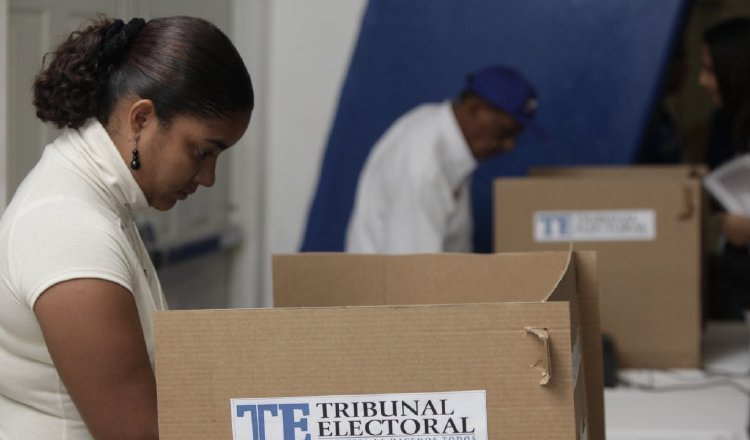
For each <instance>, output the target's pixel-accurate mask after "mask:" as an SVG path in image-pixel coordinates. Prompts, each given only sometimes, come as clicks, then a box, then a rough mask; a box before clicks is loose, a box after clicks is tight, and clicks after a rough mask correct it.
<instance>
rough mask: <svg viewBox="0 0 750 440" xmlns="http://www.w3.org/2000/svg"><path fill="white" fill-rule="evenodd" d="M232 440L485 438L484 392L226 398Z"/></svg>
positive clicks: (476, 439) (467, 439)
mask: <svg viewBox="0 0 750 440" xmlns="http://www.w3.org/2000/svg"><path fill="white" fill-rule="evenodd" d="M231 408H232V434H233V438H234V440H407V439H408V440H487V404H486V396H485V391H461V392H446V393H408V394H367V395H351V396H347V395H344V396H313V397H279V398H262V399H252V398H249V399H231Z"/></svg>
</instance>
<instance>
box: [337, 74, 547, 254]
mask: <svg viewBox="0 0 750 440" xmlns="http://www.w3.org/2000/svg"><path fill="white" fill-rule="evenodd" d="M536 108H537V95H536V91H535V90H534V87H533V86H532V85H531V84H530V83H529V81H527V80H526V78H524V76H523V75H521V74H520V73H519V72H518V71H516V70H515V69H513V68H510V67H507V66H488V67H485V68H483V69H481V70H479V71H477V72H476V73H474V74H471V75H469V76H468V78H467V82H466V86H465V88H464V90H463V92H462V93H461V95H460V97H459V98H458V99H457V100H455V101H445V102H442V103H430V104H422V105H420V106H418V107H416V108H414V109H413V110H411V111H409V112H408V113H406V114H405V115H403V116H401V117H400V118H399V119H398V120H396V122H394V123H393V125H392V126H391V127H390V128H389V129H388V130H387V131H386V132H385V133H384V134H383V136H382V137H381V138H380V139H379V140H378V141H377V143H376V144H375V146H374V147H373V149H372V151H371V152H370V155H369V157H368V159H367V161H366V163H365V166H364V168H363V170H362V173H361V174H360V178H359V184H358V186H357V195H356V199H355V202H354V210H353V212H352V216H351V218H350V221H349V227H348V229H347V234H346V251H347V252H360V253H421V252H470V251H471V250H472V244H471V243H472V218H471V205H470V191H469V183H470V177H471V174H472V173H473V171H474V169H475V168H476V167H477V164H478V161H481V160H484V159H488V158H490V157H494V156H496V155H497V154H500V153H502V152H505V151H510V150H512V149H513V148H514V147H515V144H516V137H517V136H518V135H520V134H521V132H522V131H524V130H529V131H534V132H537V133H541V130H540V129H539V128H538V127H537V126H536V124H535V123H534V116H535V113H536Z"/></svg>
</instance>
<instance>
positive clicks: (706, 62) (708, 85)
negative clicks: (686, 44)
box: [698, 44, 721, 108]
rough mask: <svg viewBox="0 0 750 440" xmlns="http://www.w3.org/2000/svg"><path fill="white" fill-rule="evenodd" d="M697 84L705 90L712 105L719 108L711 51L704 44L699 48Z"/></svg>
mask: <svg viewBox="0 0 750 440" xmlns="http://www.w3.org/2000/svg"><path fill="white" fill-rule="evenodd" d="M698 84H700V85H701V87H703V88H704V89H706V91H707V92H708V95H709V96H710V97H711V101H712V102H713V103H714V105H715V106H716V107H717V108H721V93H719V82H718V80H717V79H716V73H715V72H714V62H713V59H712V58H711V51H710V50H709V49H708V46H706V45H705V44H704V45H702V46H701V68H700V72H699V73H698Z"/></svg>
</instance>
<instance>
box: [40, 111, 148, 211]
mask: <svg viewBox="0 0 750 440" xmlns="http://www.w3.org/2000/svg"><path fill="white" fill-rule="evenodd" d="M53 145H54V146H55V147H56V149H57V151H58V153H60V154H61V155H62V156H63V158H64V159H65V160H66V165H67V166H68V167H69V168H70V169H72V170H73V171H74V172H76V173H77V174H78V175H81V176H82V177H84V178H85V179H86V180H87V181H89V182H90V183H92V184H93V186H94V187H95V188H96V190H97V192H99V193H100V194H101V195H102V196H103V199H104V200H106V201H107V203H108V204H109V205H110V206H112V208H114V209H115V210H116V211H118V212H122V211H123V210H124V211H127V212H128V213H132V211H134V210H139V209H145V208H147V207H148V201H147V200H146V195H145V194H143V190H141V187H140V186H139V185H138V182H136V180H135V178H134V177H133V175H132V174H131V172H130V169H129V168H128V166H127V164H126V163H125V161H124V160H123V158H122V156H120V153H119V151H118V150H117V147H116V146H115V144H114V143H113V142H112V139H111V138H110V137H109V134H108V133H107V131H106V130H105V129H104V127H103V126H102V125H101V124H100V123H99V121H97V120H96V118H90V119H88V120H87V121H86V122H85V123H84V125H83V126H82V127H80V128H79V129H77V130H74V129H70V128H68V129H66V130H65V131H64V132H63V134H62V135H61V136H60V137H59V138H58V139H57V140H55V142H54V144H53Z"/></svg>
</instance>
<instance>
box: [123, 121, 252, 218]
mask: <svg viewBox="0 0 750 440" xmlns="http://www.w3.org/2000/svg"><path fill="white" fill-rule="evenodd" d="M249 122H250V113H243V114H238V115H235V116H234V117H233V118H231V119H222V118H214V119H205V118H198V117H193V116H178V117H175V118H174V120H173V121H172V122H171V123H170V124H169V126H167V127H164V126H162V125H161V124H158V123H157V124H152V125H151V126H150V127H148V128H146V127H144V130H143V132H142V133H141V136H140V142H139V159H140V162H141V167H140V169H139V170H138V171H135V172H134V175H135V176H136V179H137V181H138V183H139V185H140V186H141V189H142V190H143V192H144V194H145V195H146V199H147V200H148V202H149V205H151V206H152V207H154V208H156V209H158V210H160V211H166V210H168V209H170V208H172V207H173V206H174V205H175V203H177V201H178V200H185V199H186V198H187V197H188V196H190V195H191V194H192V193H194V192H195V190H196V189H198V186H201V185H202V186H206V187H210V186H212V185H213V184H214V182H215V180H216V161H217V159H218V158H219V155H220V154H221V153H222V152H224V151H226V150H227V149H228V148H229V147H231V146H232V145H234V144H235V143H237V141H238V140H239V139H240V137H242V135H243V134H244V133H245V130H246V129H247V126H248V124H249ZM149 128H150V130H149Z"/></svg>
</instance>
